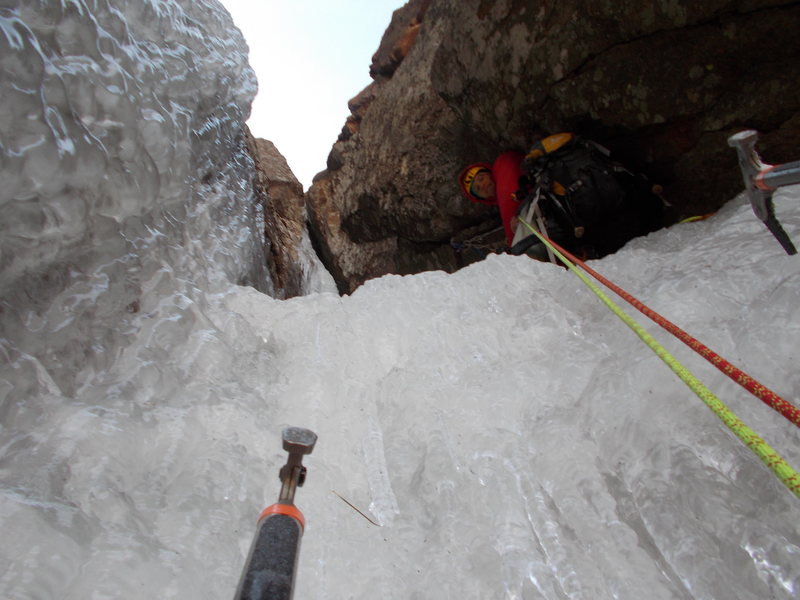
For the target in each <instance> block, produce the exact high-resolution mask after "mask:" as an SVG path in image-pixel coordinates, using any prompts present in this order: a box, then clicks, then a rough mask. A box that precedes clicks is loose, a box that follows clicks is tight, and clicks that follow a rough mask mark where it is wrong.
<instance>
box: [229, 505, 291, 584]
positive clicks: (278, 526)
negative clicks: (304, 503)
mask: <svg viewBox="0 0 800 600" xmlns="http://www.w3.org/2000/svg"><path fill="white" fill-rule="evenodd" d="M273 506H275V505H273ZM270 508H272V507H270ZM267 510H269V509H267ZM302 535H303V526H302V524H301V523H300V521H298V520H297V518H295V517H293V516H290V515H286V514H280V513H272V514H267V515H265V516H264V517H263V518H261V519H260V520H259V522H258V529H257V530H256V535H255V539H254V540H253V545H252V547H251V548H250V556H248V558H247V563H246V565H247V566H246V567H245V570H244V573H243V575H242V580H241V582H240V583H239V589H238V590H237V592H236V599H235V600H267V599H269V600H291V598H292V595H293V593H294V580H295V573H296V572H297V559H298V557H299V556H300V538H301V537H302Z"/></svg>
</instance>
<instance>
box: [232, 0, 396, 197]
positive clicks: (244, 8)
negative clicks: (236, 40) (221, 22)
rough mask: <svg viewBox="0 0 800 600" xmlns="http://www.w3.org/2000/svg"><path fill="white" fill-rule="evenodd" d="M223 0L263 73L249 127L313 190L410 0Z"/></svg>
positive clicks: (254, 64)
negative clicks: (386, 35) (396, 17)
mask: <svg viewBox="0 0 800 600" xmlns="http://www.w3.org/2000/svg"><path fill="white" fill-rule="evenodd" d="M221 2H222V3H223V4H224V5H225V7H226V8H227V9H228V11H229V12H230V13H231V15H232V16H233V20H234V22H235V23H236V25H237V27H239V29H241V30H242V33H243V34H244V37H245V39H246V40H247V44H248V46H249V47H250V65H251V66H252V67H253V69H254V70H255V72H256V76H257V77H258V88H259V91H258V96H256V99H255V101H254V102H253V109H252V113H251V116H250V120H249V121H248V125H249V126H250V130H251V131H252V132H253V135H255V136H256V137H260V138H265V139H268V140H270V141H271V142H273V143H274V144H275V146H277V148H278V150H279V151H280V152H281V154H283V155H284V156H285V157H286V160H287V161H288V163H289V166H290V167H291V169H292V171H293V172H294V174H295V176H296V177H297V178H298V179H299V180H300V182H301V183H302V184H303V187H304V188H306V189H307V188H308V187H309V186H310V185H311V179H312V178H313V177H314V175H315V174H316V173H318V172H319V171H322V170H323V169H324V168H325V162H326V159H327V157H328V153H329V152H330V149H331V146H332V145H333V143H334V142H335V141H336V138H337V136H338V135H339V132H340V131H341V130H342V126H343V125H344V122H345V119H346V118H347V116H348V115H349V114H350V111H349V110H348V109H347V101H348V100H350V98H352V97H353V96H355V95H356V94H358V92H360V91H361V90H362V89H364V88H365V87H366V86H367V85H368V84H369V83H370V81H372V80H371V79H370V76H369V65H370V62H371V61H372V55H373V53H374V52H375V51H376V50H377V49H378V45H379V44H380V41H381V37H382V36H383V32H384V31H385V30H386V28H387V27H388V26H389V22H390V21H391V18H392V13H393V12H394V11H395V10H396V9H398V8H400V7H401V6H403V4H405V0H369V1H365V0H360V1H358V2H357V1H356V0H221Z"/></svg>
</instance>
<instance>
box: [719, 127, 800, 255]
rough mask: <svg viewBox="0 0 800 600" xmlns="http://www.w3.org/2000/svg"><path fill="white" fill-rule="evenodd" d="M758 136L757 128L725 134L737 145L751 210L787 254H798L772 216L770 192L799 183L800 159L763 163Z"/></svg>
mask: <svg viewBox="0 0 800 600" xmlns="http://www.w3.org/2000/svg"><path fill="white" fill-rule="evenodd" d="M757 140H758V133H757V132H755V131H753V130H747V131H740V132H739V133H737V134H736V135H732V136H731V137H729V138H728V145H729V146H733V147H734V148H736V152H737V153H738V155H739V166H740V167H741V168H742V177H744V186H745V188H746V190H747V197H748V199H749V200H750V206H752V207H753V212H754V213H756V216H757V217H758V218H759V219H761V220H762V221H763V222H764V224H765V225H766V226H767V229H769V230H770V231H771V232H772V235H774V236H775V239H777V240H778V241H779V242H780V244H781V246H783V249H784V250H786V253H787V254H797V249H796V248H795V247H794V244H792V240H790V239H789V236H788V235H787V234H786V232H785V231H784V230H783V227H781V224H780V222H778V219H777V217H776V216H775V208H774V206H773V204H772V192H774V191H775V190H776V189H777V188H779V187H781V186H784V185H791V184H793V183H800V160H799V161H795V162H790V163H786V164H783V165H768V164H765V163H763V162H761V158H760V157H759V156H758V153H757V152H756V141H757Z"/></svg>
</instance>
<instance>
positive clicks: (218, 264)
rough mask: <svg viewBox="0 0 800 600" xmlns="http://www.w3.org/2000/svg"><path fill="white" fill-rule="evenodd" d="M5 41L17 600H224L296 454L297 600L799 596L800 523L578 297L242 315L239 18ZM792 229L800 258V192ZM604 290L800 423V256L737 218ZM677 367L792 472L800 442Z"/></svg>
mask: <svg viewBox="0 0 800 600" xmlns="http://www.w3.org/2000/svg"><path fill="white" fill-rule="evenodd" d="M4 6H6V5H4ZM0 27H2V30H3V31H2V34H0V44H2V52H1V53H0V61H2V63H1V64H2V69H3V70H2V79H0V95H1V96H2V98H3V107H4V110H3V112H2V114H0V119H2V128H0V131H3V136H2V161H3V163H2V172H1V173H0V177H2V182H3V185H2V186H0V194H1V195H0V198H2V213H1V214H2V222H0V252H2V254H1V255H0V265H2V273H1V274H0V532H1V533H2V535H0V597H3V598H11V599H15V600H16V599H23V598H24V599H28V598H36V599H47V598H59V599H76V600H77V599H81V600H83V599H85V598H98V599H99V598H136V599H138V598H159V599H160V598H193V599H196V598H208V599H216V598H227V597H231V596H232V595H233V592H234V590H235V588H236V583H237V581H238V578H239V575H240V572H241V568H242V564H243V561H244V557H245V553H246V551H247V548H248V547H249V544H250V541H251V537H252V534H253V531H254V526H255V523H254V521H255V517H256V516H257V514H258V513H259V512H260V510H261V508H262V507H263V506H264V505H265V504H267V503H271V502H272V501H273V500H274V499H275V497H276V494H277V491H278V480H277V472H278V469H279V468H280V466H281V464H282V462H283V460H284V458H285V455H284V453H283V452H282V451H281V449H280V431H281V428H282V427H283V426H286V425H298V426H304V427H309V428H311V429H314V430H315V431H316V432H317V433H318V434H319V436H320V441H319V444H318V447H317V449H316V450H315V452H314V454H312V455H311V456H310V457H309V458H308V459H307V465H308V467H309V476H308V482H307V484H306V486H305V487H304V488H302V489H301V490H300V491H299V493H298V502H299V504H300V506H301V507H302V509H303V510H304V512H305V514H306V517H307V522H308V526H307V529H306V535H305V538H304V541H303V549H302V554H301V562H300V570H299V579H298V590H297V595H296V597H297V598H298V599H300V598H315V599H316V598H331V599H339V598H398V599H405V598H437V599H438V598H459V599H461V598H466V599H470V598H475V599H483V598H547V599H553V600H555V599H563V598H593V599H597V598H623V599H628V598H630V599H637V600H638V599H640V598H681V599H684V598H685V599H688V598H698V599H699V598H737V599H745V600H749V599H754V600H755V599H762V598H778V599H788V598H793V597H796V596H797V594H798V590H799V589H800V567H799V566H798V564H800V563H798V560H797V557H798V556H799V555H800V531H798V529H799V527H798V523H800V508H798V506H800V504H799V503H798V500H797V498H796V497H794V496H793V495H792V494H790V493H789V492H788V491H787V490H786V488H785V487H784V486H783V485H782V484H781V483H779V482H778V481H777V480H776V479H775V478H774V477H773V475H772V474H771V473H770V472H769V471H768V470H767V469H766V467H764V465H763V464H761V462H760V461H759V460H758V459H757V458H755V457H754V456H753V455H752V454H751V453H750V452H749V451H748V450H747V449H746V448H744V447H743V446H742V444H741V443H740V442H739V441H738V440H737V439H735V438H734V437H733V436H732V435H731V434H729V433H728V432H727V430H726V429H725V428H724V427H723V426H722V425H721V424H720V423H719V421H718V420H717V419H716V417H714V416H713V415H712V414H711V413H710V411H709V410H708V409H707V408H706V407H705V406H704V405H702V404H701V403H700V402H699V400H697V399H696V398H695V397H694V396H692V394H691V393H690V392H688V390H687V389H686V388H685V386H684V385H683V384H682V383H680V382H679V381H677V379H676V378H675V376H674V375H673V374H672V373H671V372H670V371H668V370H667V369H666V367H664V366H663V365H662V364H661V363H660V361H659V360H658V359H656V358H655V357H654V356H652V355H651V354H649V352H648V351H646V350H644V349H643V348H642V347H641V346H640V344H639V342H638V340H637V338H635V337H634V336H633V334H632V333H630V332H629V331H628V330H627V329H626V328H625V327H624V326H622V325H621V324H620V323H619V322H618V320H617V319H616V318H615V317H614V316H613V315H611V314H610V313H609V312H607V311H606V309H605V308H604V307H603V306H602V305H601V304H600V303H599V302H598V301H597V300H596V299H595V298H594V297H593V296H591V295H590V294H588V293H587V292H586V291H585V290H584V289H583V288H582V284H580V283H579V282H578V281H577V279H576V278H575V277H574V276H573V275H572V274H570V273H567V272H565V271H563V270H561V269H559V268H556V267H554V266H552V265H549V264H542V263H537V262H534V261H531V260H529V259H527V258H524V257H510V256H504V257H493V258H492V259H490V260H487V261H485V262H483V263H481V264H477V265H473V266H472V267H470V268H468V269H465V270H463V271H461V272H459V273H457V274H455V275H452V276H448V275H445V274H444V273H425V274H422V275H419V276H414V277H384V278H381V279H379V280H375V281H371V282H369V283H368V284H367V285H365V286H364V287H363V288H361V289H359V290H358V291H357V292H356V293H355V294H353V295H352V296H350V297H345V298H340V297H338V296H337V295H335V294H313V295H309V296H306V297H303V298H297V299H293V300H290V301H278V300H274V299H272V298H270V297H269V296H268V295H265V294H263V293H261V292H259V291H257V290H256V289H254V288H253V287H247V286H241V285H239V284H240V283H243V282H252V283H254V284H257V285H259V286H260V287H261V288H262V289H266V288H268V287H269V284H268V282H266V281H265V280H264V275H263V274H260V273H258V272H254V271H253V267H252V266H253V265H254V264H263V261H262V262H261V263H259V261H258V260H254V258H253V257H254V255H257V254H258V253H259V248H260V246H259V244H258V243H257V233H256V231H258V230H260V229H259V223H258V215H257V214H253V212H252V202H251V198H250V196H251V190H250V189H249V185H248V183H247V181H248V176H247V175H246V174H245V171H246V169H247V168H248V167H249V165H248V159H247V158H246V156H245V155H244V154H243V150H242V143H241V141H240V139H239V131H240V128H239V127H240V124H241V122H242V120H243V118H244V116H245V115H246V111H247V108H246V107H247V103H248V102H249V99H250V98H251V97H252V94H253V93H254V81H253V77H252V73H251V72H250V70H249V69H248V67H247V66H246V62H245V59H244V52H245V48H244V45H243V42H242V40H241V37H240V36H239V35H238V34H237V32H236V31H235V29H233V28H232V27H231V24H230V20H229V18H228V17H227V15H226V14H225V13H224V11H223V10H222V9H221V7H220V6H219V4H217V3H214V2H155V1H153V2H124V3H123V2H119V3H112V2H102V1H98V2H91V3H90V2H85V3H82V2H67V1H64V2H58V3H56V2H38V3H32V2H31V3H28V5H26V6H15V7H13V8H9V7H5V8H2V9H0ZM731 176H732V177H735V178H737V179H738V177H739V175H738V173H733V174H732V175H731ZM778 215H779V218H780V219H781V220H782V222H783V223H784V225H785V227H786V229H787V231H788V233H789V235H790V236H792V237H793V239H795V241H797V240H798V239H800V190H798V189H797V188H795V189H794V190H791V191H789V192H785V193H782V194H781V195H780V197H779V199H778ZM262 258H263V257H262ZM595 266H596V267H597V268H598V269H599V270H601V271H602V272H603V273H604V274H606V275H608V276H610V277H611V278H612V279H614V280H615V281H617V282H618V283H619V284H620V285H622V286H623V287H626V288H628V289H629V291H631V292H633V293H635V294H636V295H637V296H639V297H641V298H642V299H643V300H645V301H647V302H648V303H649V304H651V305H652V307H653V308H654V309H656V310H658V311H660V312H662V313H663V314H665V315H666V316H668V317H670V318H671V319H673V320H674V321H676V322H677V323H678V324H679V325H681V326H683V327H684V328H686V329H687V330H689V331H690V332H692V333H694V334H696V335H697V336H698V337H700V338H701V339H702V341H704V342H705V343H707V344H708V345H709V346H711V347H712V348H714V349H716V350H718V351H720V352H721V353H722V354H723V355H724V356H726V357H727V358H729V359H730V360H732V361H733V362H735V363H737V364H738V365H739V366H741V367H743V368H744V369H745V370H747V371H748V372H750V373H751V374H752V375H754V376H756V377H757V378H759V379H761V380H763V381H764V383H767V384H768V385H770V386H771V387H773V388H774V389H775V390H776V391H777V392H779V393H781V394H782V395H784V396H785V397H786V398H788V399H790V400H794V401H795V402H796V401H797V398H798V396H800V375H798V370H797V362H798V354H797V353H798V350H797V349H798V344H797V339H798V334H799V333H800V313H798V298H800V259H798V258H797V257H788V256H786V255H785V254H783V252H782V250H781V248H780V246H779V245H778V244H777V243H776V242H775V241H774V239H772V237H771V236H770V235H769V233H768V232H766V230H765V228H764V227H763V225H762V224H761V223H760V222H759V221H758V220H757V219H755V217H754V216H753V215H752V212H751V211H750V209H749V207H748V206H747V205H746V203H745V202H744V201H743V200H742V199H739V200H736V201H734V202H732V203H730V204H729V205H728V206H727V207H725V209H724V210H723V211H721V212H720V214H718V215H717V216H716V217H714V218H712V219H710V220H708V221H704V222H700V223H693V224H688V225H682V226H677V227H673V228H671V229H669V230H665V231H661V232H658V233H656V234H654V235H651V236H649V237H648V238H647V239H642V240H636V241H635V242H633V243H632V244H630V245H629V246H628V247H626V248H625V249H624V250H623V251H621V252H619V253H618V254H616V255H614V256H612V257H608V258H606V259H604V260H603V261H598V262H597V263H596V265H595ZM313 279H314V278H310V279H309V281H310V282H311V281H312V280H313ZM313 285H319V286H320V287H321V288H324V287H325V286H324V282H322V281H321V280H317V281H316V283H314V284H313ZM649 329H650V331H652V332H653V333H654V334H655V335H656V336H657V337H659V339H661V340H665V341H666V338H665V336H663V335H662V334H660V333H659V331H658V329H657V328H656V327H655V326H651V327H649ZM666 344H667V345H668V347H669V349H670V350H672V351H674V352H675V353H676V354H677V355H678V356H679V357H680V358H682V359H684V360H685V361H686V362H687V364H688V365H690V366H691V368H693V370H695V371H696V372H697V373H698V375H699V376H700V377H701V378H702V379H703V380H704V381H705V382H706V383H707V384H708V385H709V386H710V387H711V388H712V389H713V390H714V391H716V392H717V393H718V394H719V395H720V396H721V397H722V398H723V399H724V400H726V401H727V402H728V403H729V404H730V405H731V406H732V408H734V410H736V412H737V413H739V415H740V416H741V417H742V418H743V419H744V420H745V421H746V422H747V423H748V424H749V425H751V426H752V427H753V428H755V429H756V430H757V431H759V433H761V434H762V435H763V436H764V437H765V438H766V439H767V441H768V442H770V443H771V444H772V445H773V446H774V447H775V448H776V449H777V450H779V451H780V452H781V453H782V454H783V455H784V456H785V458H786V459H787V460H788V461H789V462H790V463H791V464H792V465H793V466H795V467H798V466H799V465H800V444H798V442H800V436H798V433H797V429H796V428H794V427H793V426H791V425H789V424H787V423H786V422H785V421H784V419H783V418H782V417H780V416H779V415H777V414H776V413H774V412H773V411H770V410H769V409H768V408H766V407H764V406H763V405H762V404H761V403H760V402H758V401H757V400H755V399H753V398H751V397H750V396H749V395H748V394H747V393H746V392H744V391H742V390H741V389H740V388H739V387H738V386H736V385H735V384H733V383H732V382H730V381H728V380H727V379H726V378H724V376H723V375H721V374H720V373H719V372H717V371H716V370H714V369H713V368H712V367H710V366H708V365H706V364H705V363H704V362H702V361H700V360H699V359H697V358H695V357H694V355H693V354H691V353H690V352H689V351H688V350H686V349H685V348H684V347H683V346H682V345H681V344H680V343H678V342H670V341H666ZM332 491H335V492H336V494H340V495H341V496H343V497H345V498H347V499H348V501H350V502H352V503H353V504H354V505H356V506H358V507H359V508H360V509H361V510H363V511H364V512H366V513H367V514H369V515H370V517H371V518H372V519H373V520H375V521H376V522H378V523H379V526H376V525H373V524H371V523H370V522H368V521H367V520H366V519H364V518H363V517H362V516H361V515H359V514H358V513H357V512H355V511H354V510H353V509H352V508H350V507H349V506H348V505H347V504H345V503H344V502H342V501H341V500H340V498H339V497H338V496H337V495H336V494H334V493H333V492H332Z"/></svg>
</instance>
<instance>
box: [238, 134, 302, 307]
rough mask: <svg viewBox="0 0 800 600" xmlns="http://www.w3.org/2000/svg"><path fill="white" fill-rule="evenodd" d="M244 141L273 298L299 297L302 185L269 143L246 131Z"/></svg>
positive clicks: (300, 291) (300, 287) (300, 279)
mask: <svg viewBox="0 0 800 600" xmlns="http://www.w3.org/2000/svg"><path fill="white" fill-rule="evenodd" d="M245 139H246V143H247V150H248V152H249V153H250V156H251V157H252V158H253V162H254V163H255V167H256V172H255V180H254V182H253V189H254V190H255V193H256V197H257V199H258V201H259V203H260V204H261V206H262V207H263V209H264V234H265V237H266V239H267V245H268V253H267V257H268V258H267V266H268V268H269V272H270V275H271V276H272V281H273V284H274V285H275V297H277V298H291V297H294V296H299V295H301V294H302V293H303V290H302V283H303V273H302V269H301V267H300V261H299V257H298V255H297V248H298V247H299V246H300V241H301V238H302V235H303V231H304V229H305V220H306V209H305V199H304V194H303V186H302V185H301V184H300V182H299V181H298V180H297V178H296V177H295V176H294V173H292V171H291V169H290V168H289V165H288V164H287V162H286V159H285V158H284V157H283V155H282V154H281V153H280V152H278V149H277V148H276V147H275V145H274V144H273V143H272V142H270V141H268V140H264V139H261V138H254V137H253V136H252V134H251V133H250V130H249V129H247V130H246V136H245Z"/></svg>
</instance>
